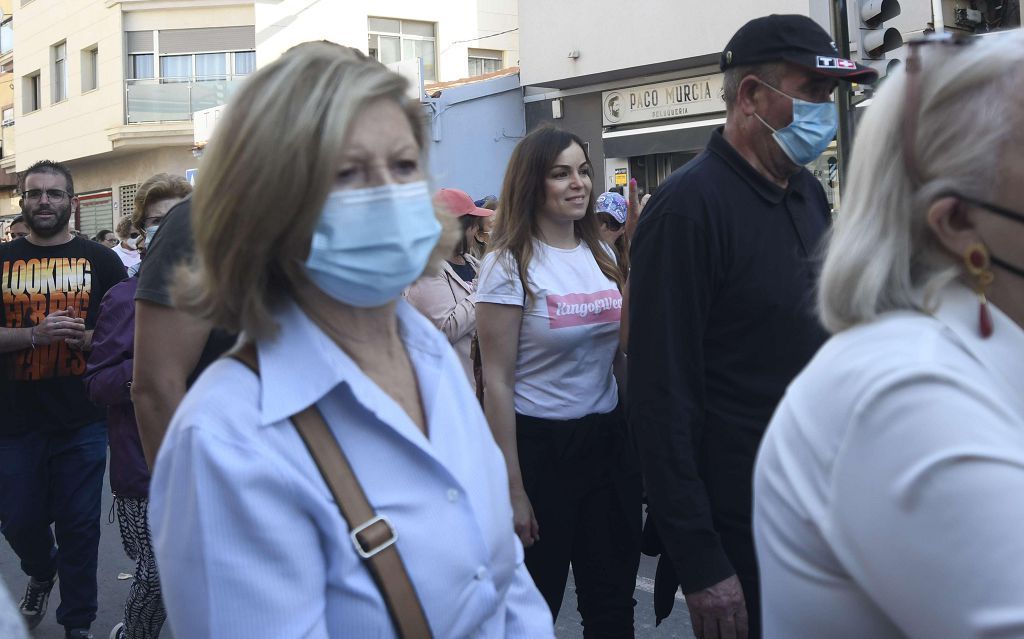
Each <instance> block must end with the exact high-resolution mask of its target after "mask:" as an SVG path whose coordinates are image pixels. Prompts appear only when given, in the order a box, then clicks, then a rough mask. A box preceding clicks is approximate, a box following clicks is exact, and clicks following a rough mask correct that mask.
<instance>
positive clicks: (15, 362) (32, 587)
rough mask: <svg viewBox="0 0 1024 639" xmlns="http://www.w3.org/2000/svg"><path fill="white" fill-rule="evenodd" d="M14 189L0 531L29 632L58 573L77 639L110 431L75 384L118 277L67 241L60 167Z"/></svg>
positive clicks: (92, 579) (3, 249) (92, 251)
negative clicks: (22, 229)
mask: <svg viewBox="0 0 1024 639" xmlns="http://www.w3.org/2000/svg"><path fill="white" fill-rule="evenodd" d="M19 191H20V192H21V197H22V199H21V209H22V215H23V216H24V219H25V223H26V224H27V225H28V227H29V235H28V236H27V237H25V238H22V239H17V240H14V241H13V242H9V243H6V244H0V275H2V280H0V293H2V296H3V303H2V305H0V415H2V421H0V528H2V530H3V535H4V537H5V538H6V539H7V541H8V543H10V544H11V547H12V548H13V549H14V552H15V553H17V555H18V557H19V558H20V559H21V566H22V569H23V570H24V571H25V572H26V573H27V574H28V575H29V585H28V588H27V590H26V592H25V597H24V598H23V599H22V601H21V613H22V615H23V616H24V618H25V621H26V623H27V624H28V627H29V628H34V627H35V626H36V625H38V624H39V622H40V621H42V619H43V616H44V615H45V614H46V604H47V599H48V597H49V594H50V590H51V589H52V588H53V584H54V582H55V581H56V578H57V576H58V575H59V576H60V595H61V603H60V606H59V607H58V608H57V622H58V623H60V624H61V625H63V626H64V628H65V633H66V636H67V637H75V638H79V639H83V638H88V637H91V636H92V635H91V634H89V626H90V625H91V624H92V622H93V621H94V620H95V618H96V597H97V586H96V564H97V553H98V550H99V540H100V498H101V494H102V487H103V473H104V469H105V466H106V456H107V451H106V447H107V431H106V424H105V423H104V421H103V415H102V413H101V411H100V410H99V409H98V408H97V407H96V406H94V405H93V404H92V403H91V402H90V401H89V399H88V397H87V396H86V391H85V386H84V384H83V383H82V379H81V377H82V374H83V373H84V372H85V358H86V355H85V354H86V352H88V351H89V350H90V348H91V345H92V329H93V326H94V324H95V321H96V314H97V312H98V311H99V306H100V300H102V299H103V295H104V294H105V293H106V292H107V290H108V289H109V288H110V287H112V286H113V285H114V284H117V283H118V282H120V281H121V280H122V279H124V277H125V271H124V267H123V266H122V265H121V260H120V259H118V257H117V255H115V254H114V252H113V251H111V250H110V249H109V248H107V247H105V246H103V245H101V244H97V243H96V242H91V241H89V240H87V239H82V238H79V237H74V236H73V235H72V234H71V232H70V230H69V228H68V222H69V220H70V218H71V213H72V211H74V209H75V207H76V206H77V205H78V198H76V197H75V196H74V184H73V182H72V178H71V173H70V172H69V171H68V170H67V168H65V167H64V166H62V165H60V164H57V163H54V162H49V161H42V162H37V163H36V164H34V165H32V166H31V167H29V169H28V170H27V171H26V172H25V173H24V174H23V175H22V176H21V180H20V183H19ZM51 523H53V524H54V528H53V530H52V531H51V529H50V524H51ZM55 536H56V539H55V538H54V537H55ZM55 541H56V543H54V542H55Z"/></svg>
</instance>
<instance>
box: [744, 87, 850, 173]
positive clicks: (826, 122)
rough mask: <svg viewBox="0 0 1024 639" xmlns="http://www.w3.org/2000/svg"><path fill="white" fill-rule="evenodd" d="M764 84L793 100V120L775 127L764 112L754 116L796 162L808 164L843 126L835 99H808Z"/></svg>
mask: <svg viewBox="0 0 1024 639" xmlns="http://www.w3.org/2000/svg"><path fill="white" fill-rule="evenodd" d="M761 84H763V85H764V86H766V87H768V88H769V89H771V90H772V91H775V92H776V93H778V94H779V95H783V96H785V97H787V98H789V99H790V100H792V101H793V122H792V123H791V124H790V125H789V126H787V127H785V128H782V129H775V128H773V127H772V125H770V124H768V123H767V122H765V121H764V119H763V118H762V117H761V116H760V115H757V114H756V113H755V114H754V116H755V117H757V119H758V120H761V124H763V125H765V126H766V127H768V128H769V129H771V130H772V137H773V138H774V139H775V142H776V143H778V145H779V147H780V148H781V149H782V151H783V152H784V153H785V154H786V156H787V157H788V158H789V159H790V160H791V161H792V162H793V164H796V165H798V166H804V165H805V164H810V163H811V162H813V161H815V160H817V159H818V157H819V156H820V155H821V154H822V153H824V152H825V149H827V148H828V145H829V144H830V143H831V142H832V140H833V138H835V137H836V131H837V130H838V129H839V113H838V112H837V111H836V105H835V104H834V103H832V102H807V101H805V100H801V99H799V98H794V97H793V96H791V95H787V94H785V93H783V92H782V91H779V90H778V89H776V88H775V87H773V86H772V85H770V84H767V83H765V82H761Z"/></svg>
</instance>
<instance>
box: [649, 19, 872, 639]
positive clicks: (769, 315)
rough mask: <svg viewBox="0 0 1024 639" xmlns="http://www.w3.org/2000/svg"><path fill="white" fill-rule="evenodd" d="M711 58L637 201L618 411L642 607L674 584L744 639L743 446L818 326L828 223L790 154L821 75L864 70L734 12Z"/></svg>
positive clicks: (746, 484) (819, 133)
mask: <svg viewBox="0 0 1024 639" xmlns="http://www.w3.org/2000/svg"><path fill="white" fill-rule="evenodd" d="M720 66H721V68H722V71H724V73H725V84H724V86H725V101H726V109H727V112H726V124H725V127H724V128H722V129H719V130H717V131H715V132H714V133H713V134H712V137H711V140H710V142H709V143H708V147H707V149H706V150H705V151H704V153H702V154H701V155H700V156H698V157H697V158H695V159H694V160H693V161H692V162H690V163H689V164H687V165H686V166H684V167H682V168H681V169H679V170H678V171H676V172H675V173H674V174H672V176H671V177H669V179H668V180H667V181H665V182H664V183H663V184H662V185H661V187H660V188H659V189H658V191H657V192H656V194H655V195H654V197H652V198H651V200H650V202H649V203H648V205H647V208H646V209H645V210H644V215H643V217H642V218H641V220H640V224H639V227H638V228H637V232H636V236H635V238H634V244H633V252H632V261H633V268H632V273H631V276H630V294H631V301H630V321H631V323H632V324H631V327H630V341H629V380H630V383H629V415H630V422H631V424H632V426H633V428H634V429H635V431H636V436H637V441H638V445H639V449H640V453H641V456H642V459H643V465H644V475H645V485H646V489H647V495H648V499H649V502H650V518H651V519H652V520H653V521H654V524H655V529H656V531H657V533H658V536H659V537H660V539H661V541H662V547H663V553H662V561H661V562H660V563H659V566H658V578H657V580H656V582H657V585H656V590H657V592H656V595H655V608H656V613H657V616H658V619H659V621H660V620H661V618H663V617H665V616H667V615H668V612H669V611H670V610H671V602H672V596H673V595H674V592H675V585H676V584H680V585H681V586H682V589H683V592H684V593H685V595H686V603H687V606H688V607H689V609H690V616H691V621H692V623H693V626H694V632H695V634H696V635H697V637H698V638H699V639H739V638H743V637H748V636H749V637H759V636H760V618H759V617H760V614H759V602H758V598H759V593H758V579H757V563H756V561H755V558H754V544H753V535H752V532H751V507H752V494H751V493H752V489H751V481H752V472H753V465H754V458H755V456H756V453H757V447H758V444H759V442H760V440H761V436H762V434H763V433H764V429H765V427H766V426H767V425H768V422H769V420H770V419H771V415H772V412H773V411H774V409H775V406H776V405H777V404H778V402H779V400H780V399H781V398H782V394H783V392H784V391H785V388H786V386H787V385H788V384H789V382H790V381H791V380H792V379H793V377H795V376H796V374H797V373H798V372H799V371H800V370H801V369H802V368H803V367H804V365H805V364H806V363H807V362H808V361H809V360H810V358H811V356H812V355H814V353H815V351H816V350H817V349H818V347H819V346H820V345H821V344H822V343H823V342H824V341H825V338H826V334H825V331H824V330H823V329H822V327H821V326H820V324H819V323H818V321H817V319H816V317H815V314H814V287H815V278H816V275H817V265H816V263H815V256H816V251H817V249H818V246H819V244H820V242H821V240H822V237H823V236H824V234H825V232H826V230H827V229H828V226H829V224H830V220H831V218H830V215H829V209H828V202H827V200H826V198H825V193H824V190H823V189H822V187H821V185H820V184H819V183H818V181H817V180H816V179H815V178H814V177H813V176H812V175H811V174H810V173H809V172H808V171H807V170H806V169H805V168H804V165H805V164H807V163H809V162H811V161H813V160H814V159H816V158H817V157H818V156H819V155H820V154H821V153H822V152H823V151H824V150H825V148H826V147H827V146H828V145H829V143H830V142H831V141H832V139H833V137H834V136H835V132H836V121H837V115H836V110H835V105H834V104H833V103H832V102H831V101H830V95H831V93H832V91H833V89H834V88H835V86H836V83H837V81H840V80H845V81H868V82H870V81H873V80H874V79H875V77H876V74H875V72H874V71H873V70H872V69H870V68H867V67H862V66H860V65H857V64H855V63H853V62H851V61H849V60H846V59H843V58H841V57H840V55H839V53H838V51H837V49H836V46H835V44H834V43H833V42H832V39H831V38H830V37H829V35H828V34H827V33H826V32H825V31H824V30H823V29H822V28H821V27H819V26H818V25H817V24H816V23H815V22H814V21H813V20H811V19H810V18H807V17H804V16H795V15H785V16H783V15H772V16H768V17H765V18H758V19H756V20H753V21H751V22H749V23H747V24H746V25H745V26H743V27H742V28H741V29H740V30H739V31H738V32H737V33H736V35H735V36H733V38H732V40H731V41H730V42H729V44H728V45H727V46H726V49H725V51H723V53H722V58H721V64H720ZM666 585H667V586H668V587H667V588H665V586H666ZM744 604H745V605H744ZM748 629H749V631H748Z"/></svg>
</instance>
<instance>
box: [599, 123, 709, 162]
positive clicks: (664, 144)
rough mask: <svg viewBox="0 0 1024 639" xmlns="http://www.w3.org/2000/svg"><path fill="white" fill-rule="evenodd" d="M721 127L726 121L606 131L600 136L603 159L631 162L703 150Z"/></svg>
mask: <svg viewBox="0 0 1024 639" xmlns="http://www.w3.org/2000/svg"><path fill="white" fill-rule="evenodd" d="M723 124H725V118H715V119H711V120H700V121H697V122H681V123H677V124H661V125H657V126H647V127H641V128H635V129H626V130H619V131H607V132H605V133H604V134H603V135H602V136H601V137H602V140H603V144H604V155H605V157H609V158H630V157H636V156H640V155H653V154H655V153H674V152H677V151H695V150H699V149H703V148H704V147H705V146H706V145H707V143H708V140H709V139H710V138H711V133H712V131H714V130H715V129H716V128H718V127H720V126H722V125H723Z"/></svg>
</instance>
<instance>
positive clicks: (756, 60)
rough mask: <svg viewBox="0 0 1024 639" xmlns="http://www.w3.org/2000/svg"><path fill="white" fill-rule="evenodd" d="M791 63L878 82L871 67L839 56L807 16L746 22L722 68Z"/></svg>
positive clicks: (731, 43) (826, 73) (850, 78)
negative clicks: (768, 63) (767, 63)
mask: <svg viewBox="0 0 1024 639" xmlns="http://www.w3.org/2000/svg"><path fill="white" fill-rule="evenodd" d="M766 62H791V63H793V64H795V65H797V66H800V67H803V68H805V69H807V70H809V71H811V72H812V73H820V74H821V75H824V76H828V77H831V78H835V79H837V80H846V81H848V82H861V83H865V84H870V83H872V82H874V81H875V80H877V79H878V72H877V71H875V70H874V69H872V68H871V67H867V66H864V65H862V64H858V63H856V62H854V61H852V60H847V59H846V58H842V57H840V55H839V49H838V48H836V43H835V42H833V41H832V36H830V35H829V34H828V33H827V32H826V31H825V30H824V29H822V28H821V26H819V25H818V23H817V22H815V21H814V20H811V19H810V18H808V17H807V16H801V15H777V14H773V15H770V16H765V17H763V18H755V19H754V20H751V21H750V22H748V23H746V24H745V25H743V26H742V27H740V30H739V31H737V32H736V35H734V36H733V37H732V39H731V40H729V44H727V45H726V46H725V51H723V52H722V59H721V61H720V62H719V65H718V66H719V68H721V69H722V71H725V70H727V69H729V68H732V67H736V66H741V65H748V64H763V63H766Z"/></svg>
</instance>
